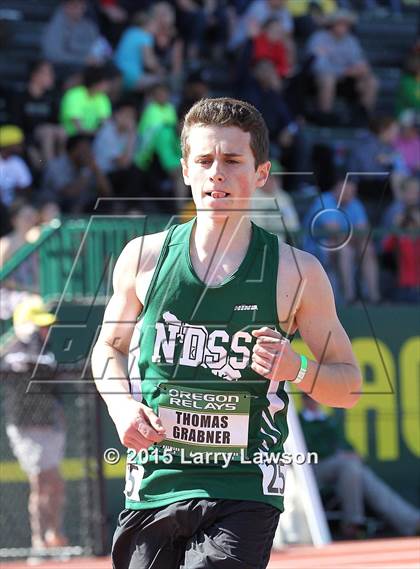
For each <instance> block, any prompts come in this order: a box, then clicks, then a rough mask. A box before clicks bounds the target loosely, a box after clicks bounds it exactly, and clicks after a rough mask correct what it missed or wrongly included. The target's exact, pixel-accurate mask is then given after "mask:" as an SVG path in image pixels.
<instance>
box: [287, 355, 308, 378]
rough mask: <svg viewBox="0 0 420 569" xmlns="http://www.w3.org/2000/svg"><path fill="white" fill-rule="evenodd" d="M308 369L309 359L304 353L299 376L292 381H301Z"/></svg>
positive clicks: (301, 358) (301, 357) (301, 356)
mask: <svg viewBox="0 0 420 569" xmlns="http://www.w3.org/2000/svg"><path fill="white" fill-rule="evenodd" d="M307 371H308V359H307V357H306V356H304V355H303V354H300V369H299V371H298V374H297V376H296V377H295V379H293V380H292V381H291V382H290V383H300V382H301V381H302V379H303V378H304V377H305V375H306V372H307Z"/></svg>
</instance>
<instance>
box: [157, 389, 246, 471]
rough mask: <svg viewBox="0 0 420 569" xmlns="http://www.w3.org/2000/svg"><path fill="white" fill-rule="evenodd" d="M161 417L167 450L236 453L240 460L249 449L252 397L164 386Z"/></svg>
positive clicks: (186, 454)
mask: <svg viewBox="0 0 420 569" xmlns="http://www.w3.org/2000/svg"><path fill="white" fill-rule="evenodd" d="M159 387H160V389H161V396H160V402H159V417H160V419H161V421H162V424H163V426H164V427H165V429H166V434H167V438H166V439H164V440H163V441H162V443H161V444H162V445H163V446H164V447H165V448H169V449H170V450H171V451H172V452H173V453H174V454H178V455H181V456H185V457H189V456H191V453H194V454H196V453H198V452H205V453H217V452H228V453H232V459H233V460H234V459H235V458H236V459H237V460H238V459H239V458H240V455H241V452H242V453H245V452H246V449H247V446H248V427H249V408H250V399H251V396H250V395H249V394H248V393H238V392H233V391H210V390H205V389H189V388H185V387H179V386H175V385H171V384H168V383H165V384H163V385H162V384H161V385H160V386H159Z"/></svg>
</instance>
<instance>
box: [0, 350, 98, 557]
mask: <svg viewBox="0 0 420 569" xmlns="http://www.w3.org/2000/svg"><path fill="white" fill-rule="evenodd" d="M21 348H22V346H19V343H17V344H15V345H14V347H13V346H12V347H9V349H8V350H7V352H6V354H5V356H4V358H3V361H2V364H1V376H2V381H1V382H0V395H1V401H2V404H3V409H2V413H1V419H0V456H1V463H0V465H1V466H0V503H1V512H2V514H1V516H0V559H5V558H8V559H10V558H22V557H31V556H34V555H35V556H36V557H41V558H42V557H45V558H48V557H52V556H54V557H57V556H59V557H67V556H73V555H93V554H102V553H103V552H104V548H105V536H104V521H103V520H104V506H103V482H102V470H101V464H102V462H101V460H100V457H99V456H97V453H98V448H99V441H98V436H99V429H98V428H97V424H98V420H99V401H98V396H97V394H96V391H95V389H94V385H93V382H92V381H91V380H90V378H89V377H85V378H84V379H80V378H81V375H82V370H83V368H84V362H79V363H78V364H76V365H74V364H57V362H56V360H55V359H54V356H52V358H53V360H54V365H51V363H52V362H48V361H47V360H46V358H48V357H51V352H45V350H44V352H45V353H43V355H41V356H40V357H39V358H38V361H36V362H34V361H30V358H31V353H30V351H31V350H30V348H27V350H26V351H22V349H21ZM64 439H65V445H64V450H63V449H62V443H63V440H64ZM41 447H42V450H41ZM57 461H58V463H59V466H58V472H59V473H60V476H57V469H56V468H55V467H54V464H55V463H57ZM43 467H45V469H43ZM40 469H42V470H41V471H40ZM60 479H61V481H62V482H60ZM63 483H64V488H62V486H61V485H62V484H63ZM60 484H61V485H60ZM61 496H62V498H63V505H62V507H61V505H60V503H61ZM60 510H62V516H61V517H62V520H61V521H60V519H59V518H60ZM51 527H52V528H55V529H58V537H57V535H55V537H54V533H56V534H57V532H55V531H52V530H51ZM48 532H49V533H48ZM40 539H41V541H40Z"/></svg>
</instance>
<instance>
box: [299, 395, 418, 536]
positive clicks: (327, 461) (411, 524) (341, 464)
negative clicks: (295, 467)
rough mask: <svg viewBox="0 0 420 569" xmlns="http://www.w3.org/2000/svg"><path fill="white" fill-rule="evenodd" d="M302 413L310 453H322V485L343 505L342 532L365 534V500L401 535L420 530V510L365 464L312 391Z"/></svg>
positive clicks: (318, 472) (319, 476)
mask: <svg viewBox="0 0 420 569" xmlns="http://www.w3.org/2000/svg"><path fill="white" fill-rule="evenodd" d="M302 402H303V408H302V411H301V412H300V413H299V419H300V423H301V426H302V431H303V434H304V436H305V440H306V445H307V447H308V450H309V451H310V452H316V453H317V454H318V464H314V473H315V477H316V479H317V482H318V484H319V485H320V486H321V487H322V486H325V485H332V486H333V487H334V490H335V492H336V493H337V495H338V497H339V499H340V502H341V508H342V523H341V533H342V535H343V537H346V538H349V539H354V538H358V537H359V538H360V537H363V535H364V525H365V511H364V501H365V499H366V502H367V503H368V504H369V506H370V507H371V508H372V510H373V511H374V512H375V513H376V514H377V515H378V516H379V517H381V518H383V519H384V520H386V522H387V523H388V524H389V525H390V526H392V527H393V529H394V530H395V531H396V532H397V533H398V534H401V535H414V534H416V533H418V532H419V530H420V512H419V510H418V509H417V508H415V507H414V506H412V505H411V504H410V503H409V502H407V501H406V500H404V499H403V498H401V496H399V495H398V494H397V493H396V492H395V491H394V490H393V489H392V488H390V487H389V486H388V485H387V484H385V483H384V482H383V481H382V480H381V479H380V478H379V477H378V476H377V475H376V474H375V473H374V472H373V471H372V470H371V469H370V468H369V467H368V466H367V465H366V464H364V463H363V462H362V460H361V458H360V457H359V455H358V454H357V453H356V451H355V450H354V449H353V447H352V446H351V445H350V443H349V442H348V441H347V440H346V438H345V436H344V433H343V429H342V426H341V424H340V422H339V421H338V420H337V418H336V416H335V415H327V414H326V413H325V412H324V411H323V410H322V409H321V407H320V406H319V403H317V402H316V401H315V400H314V399H312V398H311V397H310V396H309V395H308V394H306V393H305V394H303V395H302Z"/></svg>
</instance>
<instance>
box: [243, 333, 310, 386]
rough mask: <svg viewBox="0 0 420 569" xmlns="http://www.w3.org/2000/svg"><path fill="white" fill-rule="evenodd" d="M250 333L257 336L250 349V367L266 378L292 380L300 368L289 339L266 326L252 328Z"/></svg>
mask: <svg viewBox="0 0 420 569" xmlns="http://www.w3.org/2000/svg"><path fill="white" fill-rule="evenodd" d="M252 335H253V336H254V338H257V341H256V343H255V346H254V348H253V351H252V364H251V367H252V369H253V370H254V371H255V372H256V373H258V374H259V375H262V376H263V377H265V378H266V379H270V380H271V379H272V380H274V381H287V380H292V381H293V380H294V379H295V378H296V376H297V374H298V372H299V369H300V357H299V354H297V353H296V352H295V351H294V350H292V348H291V346H290V342H289V340H287V338H285V337H284V336H282V335H281V334H280V332H278V331H277V330H273V329H271V328H268V327H267V326H263V327H262V328H259V329H258V330H253V331H252Z"/></svg>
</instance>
